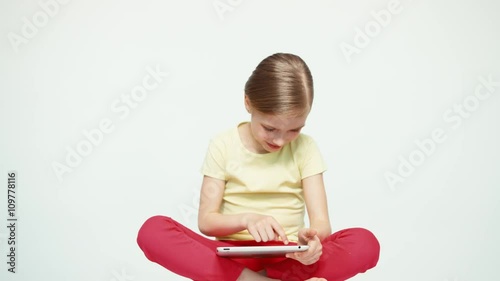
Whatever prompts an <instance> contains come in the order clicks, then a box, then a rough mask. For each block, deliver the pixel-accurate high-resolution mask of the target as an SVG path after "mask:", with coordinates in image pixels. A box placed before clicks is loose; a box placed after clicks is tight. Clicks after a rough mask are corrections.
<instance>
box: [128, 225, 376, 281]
mask: <svg viewBox="0 0 500 281" xmlns="http://www.w3.org/2000/svg"><path fill="white" fill-rule="evenodd" d="M137 243H138V244H139V247H140V248H141V249H142V251H143V252H144V254H145V255H146V257H147V258H148V259H149V260H151V261H153V262H156V263H158V264H160V265H161V266H163V267H165V268H166V269H168V270H170V271H172V272H174V273H176V274H179V275H182V276H184V277H187V278H190V279H193V280H198V281H202V280H205V281H235V280H236V279H237V278H238V276H239V275H240V274H241V271H242V270H243V269H244V268H245V267H246V268H249V269H251V270H254V271H259V270H262V269H266V271H267V275H268V276H269V277H270V278H276V279H280V280H285V281H299V280H300V281H302V280H305V279H308V278H311V277H323V278H326V279H327V280H328V281H340V280H346V279H348V278H351V277H353V276H354V275H356V274H358V273H362V272H365V271H366V270H368V269H370V268H372V267H374V266H375V265H376V264H377V262H378V258H379V251H380V245H379V243H378V241H377V238H375V236H374V235H373V234H372V233H371V232H370V231H368V230H366V229H363V228H349V229H344V230H341V231H338V232H336V233H334V234H332V235H330V236H329V237H327V238H326V239H324V240H323V241H322V244H323V254H322V255H321V258H320V259H319V261H317V262H316V263H315V264H312V265H307V266H306V265H303V264H301V263H300V262H298V261H296V260H293V259H287V258H253V259H252V258H247V259H235V258H222V257H218V256H217V255H216V253H215V250H216V248H217V247H222V246H231V245H257V244H258V245H278V244H281V245H282V243H281V242H266V243H257V242H255V241H217V240H212V239H208V238H205V237H203V236H201V235H200V234H198V233H195V232H193V231H192V230H190V229H188V228H187V227H185V226H183V225H181V224H180V223H178V222H176V221H175V220H173V219H171V218H169V217H165V216H154V217H152V218H149V219H148V220H147V221H146V222H145V223H144V225H143V226H142V227H141V229H140V230H139V234H138V237H137Z"/></svg>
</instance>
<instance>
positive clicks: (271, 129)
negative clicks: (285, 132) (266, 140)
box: [262, 126, 274, 132]
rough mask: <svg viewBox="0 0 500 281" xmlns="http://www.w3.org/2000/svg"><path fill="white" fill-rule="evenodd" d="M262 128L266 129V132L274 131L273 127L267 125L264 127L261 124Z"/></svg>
mask: <svg viewBox="0 0 500 281" xmlns="http://www.w3.org/2000/svg"><path fill="white" fill-rule="evenodd" d="M262 128H264V130H266V131H267V132H272V131H274V129H273V128H268V127H264V126H262Z"/></svg>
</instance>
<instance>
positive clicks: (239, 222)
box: [198, 176, 288, 244]
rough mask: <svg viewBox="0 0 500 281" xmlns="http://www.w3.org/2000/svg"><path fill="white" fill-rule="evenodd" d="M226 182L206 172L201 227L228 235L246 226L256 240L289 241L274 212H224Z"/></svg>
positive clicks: (200, 215)
mask: <svg viewBox="0 0 500 281" xmlns="http://www.w3.org/2000/svg"><path fill="white" fill-rule="evenodd" d="M224 188H225V182H224V181H223V180H220V179H215V178H212V177H208V176H204V177H203V183H202V186H201V195H200V208H199V210H198V228H199V229H200V231H201V233H203V234H205V235H207V236H226V235H230V234H233V233H236V232H239V231H242V230H245V229H248V232H249V233H250V235H252V237H253V238H254V239H255V241H257V242H260V241H264V242H266V241H270V240H277V239H278V238H279V237H281V240H282V241H283V242H284V243H285V244H288V238H287V237H286V234H285V230H284V229H283V228H282V227H281V225H279V224H278V222H277V221H276V220H275V219H274V218H273V217H271V216H264V215H259V214H252V213H243V214H237V215H223V214H221V213H220V212H219V209H220V204H221V202H222V197H223V194H224Z"/></svg>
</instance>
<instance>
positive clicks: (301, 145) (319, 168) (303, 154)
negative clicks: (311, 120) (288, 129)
mask: <svg viewBox="0 0 500 281" xmlns="http://www.w3.org/2000/svg"><path fill="white" fill-rule="evenodd" d="M296 149H297V153H296V154H297V158H298V159H296V160H297V162H298V165H299V170H300V176H301V179H304V178H307V177H310V176H313V175H316V174H320V173H323V172H324V171H326V169H327V166H326V163H325V161H324V159H323V157H322V155H321V152H320V150H319V148H318V146H317V144H316V142H315V141H314V139H312V138H311V137H309V136H306V135H302V136H301V139H300V140H299V142H298V143H297V148H296Z"/></svg>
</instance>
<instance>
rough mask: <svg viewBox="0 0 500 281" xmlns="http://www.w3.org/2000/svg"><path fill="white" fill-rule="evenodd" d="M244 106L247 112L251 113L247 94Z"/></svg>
mask: <svg viewBox="0 0 500 281" xmlns="http://www.w3.org/2000/svg"><path fill="white" fill-rule="evenodd" d="M245 108H246V109H247V111H248V113H250V114H252V106H251V105H250V100H249V99H248V97H247V95H245Z"/></svg>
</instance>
